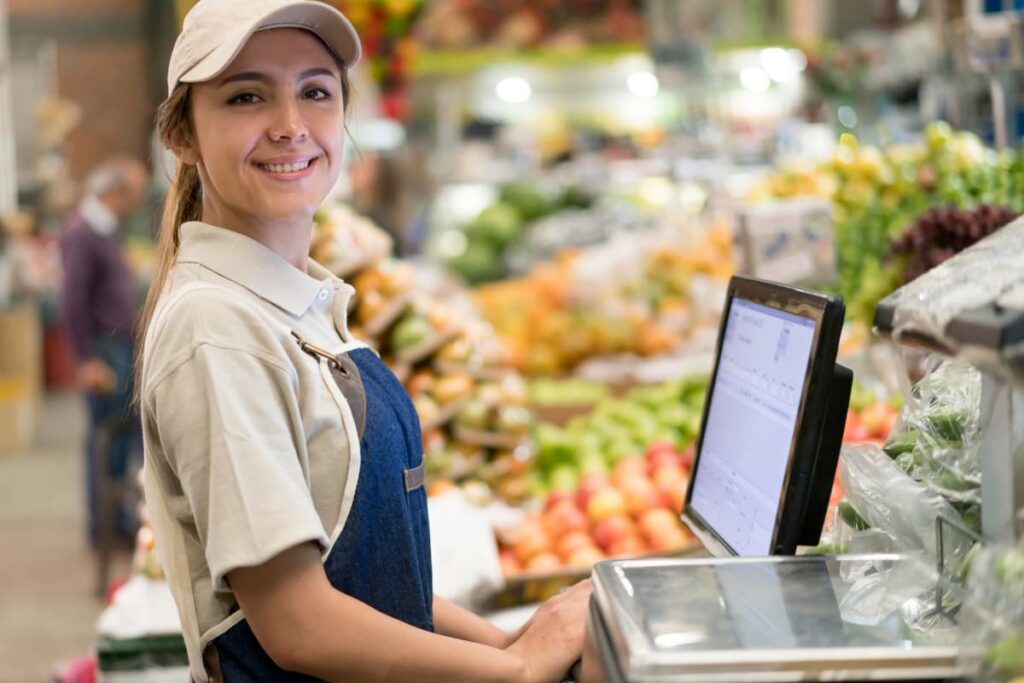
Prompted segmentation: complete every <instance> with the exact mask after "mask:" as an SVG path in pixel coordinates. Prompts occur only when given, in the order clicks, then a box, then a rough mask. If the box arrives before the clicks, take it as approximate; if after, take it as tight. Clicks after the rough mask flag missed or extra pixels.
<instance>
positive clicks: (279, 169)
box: [260, 159, 313, 173]
mask: <svg viewBox="0 0 1024 683" xmlns="http://www.w3.org/2000/svg"><path fill="white" fill-rule="evenodd" d="M312 161H313V160H312V159H307V160H306V161H300V162H299V163H297V164H260V168H262V169H265V170H267V171H270V172H271V173H296V172H298V171H302V170H304V169H306V168H307V167H308V166H309V165H310V163H312Z"/></svg>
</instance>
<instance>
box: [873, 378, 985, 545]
mask: <svg viewBox="0 0 1024 683" xmlns="http://www.w3.org/2000/svg"><path fill="white" fill-rule="evenodd" d="M981 437H982V424H981V373H980V372H979V371H978V370H976V369H975V368H973V367H970V366H967V365H963V364H960V363H956V362H953V361H942V362H940V363H938V364H937V366H936V368H935V369H934V370H933V371H932V372H930V373H928V374H926V375H925V377H924V378H923V379H922V380H921V381H919V382H918V383H917V384H916V385H914V387H913V388H912V389H911V390H910V392H909V395H908V396H907V399H906V403H905V405H904V407H903V411H902V413H901V414H900V419H899V421H898V422H897V424H896V428H895V429H894V430H893V433H892V434H891V435H890V437H889V439H888V441H886V443H885V445H884V446H883V447H882V450H883V451H884V452H885V453H886V454H888V455H889V457H891V458H892V459H893V461H894V462H895V463H896V464H897V465H898V466H899V468H900V469H901V470H902V471H904V472H905V473H907V474H908V475H909V476H910V477H911V478H913V479H914V480H915V481H919V482H921V483H923V484H924V485H925V486H927V487H929V488H930V489H932V490H934V491H936V492H937V493H939V494H941V495H942V496H943V497H944V498H945V499H946V500H948V501H949V502H950V504H952V505H953V507H954V508H956V510H957V512H958V513H959V514H960V516H961V518H962V520H963V523H964V525H965V526H966V527H967V528H968V529H971V530H972V531H975V532H980V530H981V459H980V446H981Z"/></svg>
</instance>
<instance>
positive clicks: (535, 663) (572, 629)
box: [506, 579, 591, 683]
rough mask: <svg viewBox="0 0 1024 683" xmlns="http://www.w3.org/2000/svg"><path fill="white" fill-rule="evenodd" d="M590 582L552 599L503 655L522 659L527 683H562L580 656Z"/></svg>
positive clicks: (527, 624) (582, 583)
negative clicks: (507, 654)
mask: <svg viewBox="0 0 1024 683" xmlns="http://www.w3.org/2000/svg"><path fill="white" fill-rule="evenodd" d="M590 593H591V586H590V579H587V580H586V581H581V582H580V583H578V584H576V585H575V586H573V587H572V588H570V589H569V590H567V591H566V592H564V593H561V594H559V595H556V596H555V597H553V598H551V599H550V600H548V601H547V602H545V603H544V604H543V605H541V606H540V608H539V609H538V610H537V612H536V613H535V614H534V615H533V617H532V618H531V619H530V620H529V621H528V622H527V623H526V625H525V626H523V628H522V629H521V630H520V633H519V637H518V638H517V639H516V641H515V642H514V643H512V644H511V645H509V646H508V648H506V652H508V653H510V654H514V655H516V656H517V657H519V658H520V659H522V661H523V663H524V665H525V668H526V680H527V681H529V682H530V683H548V682H549V681H555V682H556V683H557V682H558V681H561V680H562V679H563V677H564V676H565V675H566V673H568V671H569V667H571V666H572V665H573V664H574V663H575V662H576V660H578V659H579V658H580V656H581V654H582V652H583V634H584V626H585V625H586V621H587V605H588V603H589V601H590Z"/></svg>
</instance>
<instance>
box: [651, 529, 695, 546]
mask: <svg viewBox="0 0 1024 683" xmlns="http://www.w3.org/2000/svg"><path fill="white" fill-rule="evenodd" d="M647 540H648V541H649V542H650V544H651V549H652V550H654V551H656V552H665V551H668V550H678V549H680V548H685V547H686V546H687V545H689V543H690V538H689V536H688V535H687V534H686V532H684V531H683V530H682V528H681V527H678V526H676V527H666V528H664V529H658V530H657V532H656V533H654V534H653V535H651V536H648V537H647Z"/></svg>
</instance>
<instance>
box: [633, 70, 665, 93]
mask: <svg viewBox="0 0 1024 683" xmlns="http://www.w3.org/2000/svg"><path fill="white" fill-rule="evenodd" d="M626 87H627V88H628V89H629V92H631V93H632V94H633V95H634V96H635V97H643V98H650V97H654V96H656V95H657V94H658V90H660V89H661V84H660V83H659V82H658V77H657V76H655V75H654V74H652V73H651V72H650V71H636V72H634V73H631V74H630V75H629V77H628V78H626Z"/></svg>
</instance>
